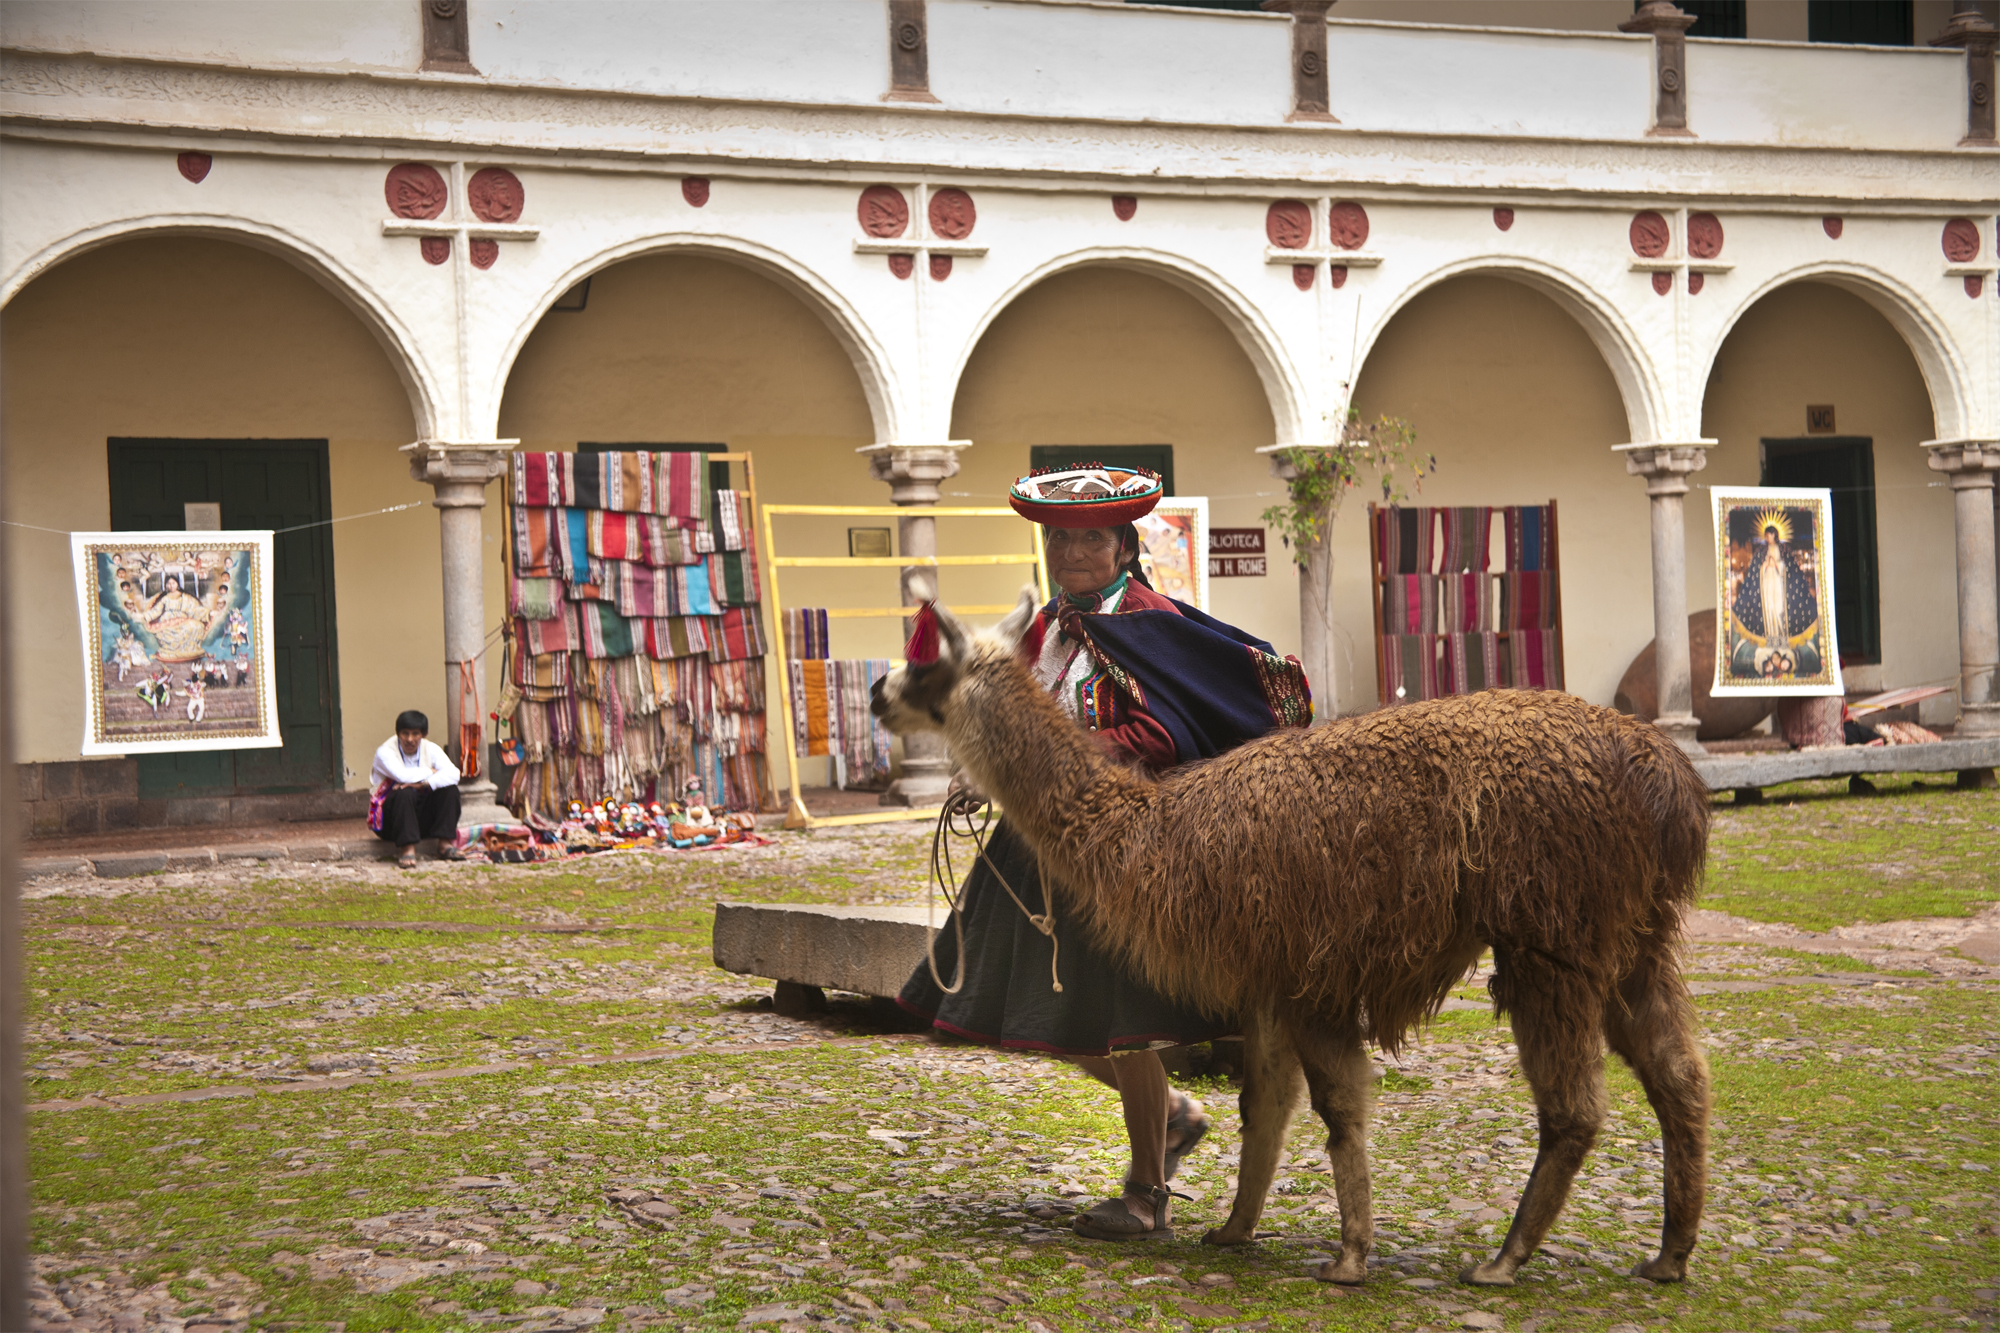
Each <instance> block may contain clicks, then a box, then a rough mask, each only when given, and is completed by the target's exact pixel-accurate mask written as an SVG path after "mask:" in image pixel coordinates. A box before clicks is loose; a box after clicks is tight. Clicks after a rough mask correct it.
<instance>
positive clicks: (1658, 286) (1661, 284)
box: [1653, 269, 1674, 296]
mask: <svg viewBox="0 0 2000 1333" xmlns="http://www.w3.org/2000/svg"><path fill="white" fill-rule="evenodd" d="M1673 289H1674V275H1673V274H1671V273H1669V272H1667V271H1666V270H1664V269H1662V270H1661V271H1660V272H1658V273H1655V274H1654V275H1653V290H1654V291H1656V292H1658V293H1659V294H1660V295H1661V296H1665V295H1666V294H1667V293H1668V292H1670V291H1672V290H1673Z"/></svg>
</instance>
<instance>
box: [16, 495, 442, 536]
mask: <svg viewBox="0 0 2000 1333" xmlns="http://www.w3.org/2000/svg"><path fill="white" fill-rule="evenodd" d="M429 503H430V501H428V500H412V501H410V502H409V503H408V504H400V505H390V506H389V507H388V508H387V509H371V510H369V511H368V512H367V513H365V514H342V515H341V516H340V517H339V518H319V519H314V520H313V521H312V522H310V523H296V524H294V525H292V526H291V527H289V528H273V529H272V530H271V535H272V536H273V537H275V536H277V535H278V534H279V533H283V532H304V531H305V530H306V529H307V528H328V527H332V526H333V525H334V524H336V523H351V522H353V521H354V520H355V519H357V518H374V517H375V516H376V515H378V514H399V513H401V512H402V511H403V510H405V509H422V508H423V507H424V506H425V505H427V504H429ZM0 527H9V528H26V529H28V530H29V531H30V532H53V533H54V534H55V535H56V536H58V537H70V536H74V535H75V534H74V533H72V532H71V531H69V530H68V529H67V528H45V527H42V526H41V525H40V524H37V523H17V522H15V521H14V520H13V519H0ZM191 535H195V536H199V534H198V533H196V534H191Z"/></svg>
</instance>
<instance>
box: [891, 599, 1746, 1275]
mask: <svg viewBox="0 0 2000 1333" xmlns="http://www.w3.org/2000/svg"><path fill="white" fill-rule="evenodd" d="M1033 606H1034V603H1033V599H1032V598H1031V597H1030V596H1029V595H1028V593H1027V592H1024V594H1023V598H1022V603H1021V606H1020V607H1019V608H1017V609H1016V611H1015V612H1014V613H1013V615H1011V616H1010V617H1009V618H1008V620H1007V621H1006V622H1005V623H1003V624H1002V626H1001V627H1000V628H999V629H998V630H997V631H995V632H993V633H992V634H991V635H988V636H985V637H983V638H981V639H979V640H977V641H975V640H973V639H972V638H971V637H970V636H968V635H967V634H966V632H965V631H964V630H963V629H962V628H961V627H960V626H959V625H958V624H957V622H956V621H955V620H953V619H952V618H951V617H950V616H949V614H941V616H940V628H941V630H942V636H941V637H942V645H943V647H942V655H941V657H940V659H939V661H938V662H937V663H935V664H933V665H928V666H912V667H909V668H905V669H903V670H901V671H897V672H894V673H892V674H891V675H890V676H889V677H888V678H887V679H886V680H885V681H883V682H881V683H880V684H879V685H878V686H877V693H876V711H877V713H878V714H879V715H881V716H882V717H883V719H884V721H885V722H886V723H887V724H888V726H889V727H890V729H891V730H894V731H897V732H903V733H906V732H910V731H918V730H928V731H940V732H942V733H943V734H944V735H945V737H946V738H947V739H948V741H949V742H950V745H951V750H952V754H953V755H954V756H955V757H956V758H957V760H958V761H959V762H960V763H961V764H962V765H963V766H964V767H965V769H966V770H967V771H968V772H969V774H970V775H971V776H972V777H973V778H974V779H975V780H977V782H978V783H979V784H980V786H981V788H982V789H983V790H985V791H986V792H988V793H989V794H991V795H992V796H993V797H995V798H996V799H997V800H998V801H999V802H1000V804H1001V805H1002V807H1003V808H1004V809H1005V810H1006V811H1007V816H1008V818H1009V819H1010V820H1012V821H1013V823H1014V825H1015V826H1016V827H1017V828H1018V829H1019V830H1020V832H1021V833H1022V835H1023V836H1024V837H1026V839H1027V840H1028V841H1029V843H1030V844H1031V845H1032V846H1034V848H1035V849H1036V850H1037V852H1038V853H1039V854H1040V856H1041V858H1042V861H1043V864H1044V867H1045V869H1046V870H1047V871H1048V873H1049V875H1050V878H1051V880H1052V882H1053V883H1054V884H1055V885H1056V886H1057V898H1056V901H1057V904H1058V907H1059V909H1061V910H1066V911H1070V912H1073V913H1075V914H1076V915H1077V916H1078V917H1079V918H1080V919H1082V920H1083V921H1084V922H1085V923H1086V924H1087V925H1088V926H1089V927H1091V928H1092V930H1093V931H1094V932H1095V933H1096V934H1097V936H1098V937H1099V938H1100V940H1101V941H1102V942H1103V944H1104V945H1105V946H1106V947H1107V948H1108V949H1109V951H1110V952H1111V953H1112V954H1113V955H1114V956H1116V957H1117V958H1118V959H1119V960H1120V961H1121V962H1122V963H1124V964H1125V965H1126V966H1127V967H1129V968H1130V969H1131V970H1132V971H1133V972H1134V973H1136V974H1137V975H1139V976H1141V977H1144V978H1145V979H1146V980H1147V981H1148V982H1149V983H1151V984H1152V985H1153V986H1154V987H1155V988H1157V989H1158V990H1160V991H1161V992H1163V993H1164V994H1166V995H1169V996H1171V997H1173V998H1175V999H1177V1000H1180V1001H1183V1002H1187V1003H1192V1004H1194V1005H1196V1006H1198V1007H1201V1008H1204V1009H1206V1010H1208V1011H1210V1012H1213V1013H1216V1014H1226V1015H1231V1016H1234V1017H1235V1018H1237V1019H1238V1020H1239V1021H1240V1022H1241V1023H1242V1024H1243V1028H1244V1036H1245V1042H1246V1065H1247V1068H1246V1070H1245V1080H1244V1089H1243V1096H1242V1109H1243V1122H1244V1146H1243V1154H1242V1163H1241V1171H1240V1183H1239V1186H1238V1190H1237V1194H1236V1200H1235V1204H1234V1207H1233V1208H1232V1209H1231V1211H1230V1215H1229V1220H1228V1222H1227V1223H1225V1224H1224V1225H1223V1226H1222V1227H1221V1228H1219V1229H1218V1230H1216V1231H1212V1232H1210V1233H1209V1235H1208V1236H1207V1237H1206V1239H1208V1240H1209V1241H1210V1242H1212V1243H1216V1244H1234V1243H1240V1242H1244V1241H1248V1240H1249V1239H1250V1238H1251V1237H1252V1235H1253V1234H1254V1232H1255V1228H1256V1223H1257V1219H1258V1216H1259V1215H1260V1214H1261V1212H1262V1210H1263V1206H1264V1196H1265V1194H1266V1192H1267V1191H1268V1189H1269V1187H1270V1183H1271V1178H1272V1175H1273V1173H1274V1171H1275V1168H1276V1163H1277V1157H1278V1153H1279V1151H1280V1149H1281V1147H1282V1145H1283V1142H1284V1137H1285V1130H1286V1127H1287V1125H1288V1123H1289V1120H1290V1118H1291V1115H1292V1113H1293V1109H1294V1107H1295V1106H1296V1103H1297V1100H1298V1094H1299V1090H1300V1082H1301V1076H1303V1082H1304V1084H1305V1087H1306V1089H1307V1090H1309V1092H1310V1094H1311V1100H1312V1105H1313V1108H1314V1110H1315V1111H1317V1112H1318V1113H1319V1114H1320V1116H1321V1117H1322V1119H1324V1120H1325V1121H1326V1125H1327V1129H1328V1135H1329V1136H1328V1141H1327V1151H1328V1154H1329V1156H1330V1157H1331V1160H1332V1166H1333V1171H1334V1177H1335V1190H1336V1193H1337V1195H1338V1198H1339V1201H1340V1212H1341V1238H1342V1253H1341V1255H1340V1257H1339V1258H1338V1259H1334V1260H1329V1261H1328V1262H1327V1263H1326V1264H1325V1265H1323V1266H1322V1269H1321V1273H1320V1276H1321V1277H1323V1278H1326V1279H1328V1280H1330V1281H1339V1282H1359V1281H1360V1280H1361V1279H1362V1278H1363V1276H1364V1275H1365V1273H1366V1261H1367V1253H1368V1247H1369V1244H1370V1240H1371V1237H1372V1234H1373V1225H1372V1221H1371V1219H1370V1208H1369V1196H1370V1189H1369V1181H1368V1161H1367V1149H1366V1142H1365V1140H1366V1131H1367V1118H1368V1114H1369V1108H1370V1103H1371V1095H1372V1094H1371V1086H1372V1085H1371V1081H1370V1074H1369V1061H1368V1059H1367V1057H1366V1055H1365V1053H1364V1050H1363V1042H1364V1041H1365V1040H1369V1039H1372V1040H1373V1041H1375V1042H1376V1043H1378V1044H1379V1045H1380V1046H1381V1047H1382V1048H1383V1049H1384V1050H1386V1051H1389V1052H1391V1053H1393V1052H1395V1051H1396V1050H1397V1049H1398V1048H1399V1047H1400V1046H1401V1044H1402V1043H1403V1042H1404V1041H1405V1040H1406V1039H1407V1038H1408V1036H1409V1034H1410V1031H1411V1029H1412V1028H1413V1027H1415V1026H1416V1025H1418V1024H1421V1023H1423V1022H1425V1021H1427V1020H1428V1019H1430V1018H1431V1017H1433V1016H1434V1015H1435V1014H1436V1013H1437V1012H1438V1009H1439V1007H1440V1006H1441V1005H1442V1004H1443V1002H1444V999H1445V996H1446V995H1447V993H1448V992H1449V991H1450V989H1451V987H1452V986H1453V985H1454V984H1456V983H1457V982H1458V981H1459V979H1460V978H1461V977H1463V976H1464V975H1465V973H1466V971H1467V969H1468V968H1469V967H1470V966H1471V965H1472V964H1473V962H1474V961H1475V960H1477V958H1478V957H1479V955H1480V953H1481V951H1482V950H1484V949H1488V948H1490V949H1492V951H1493V957H1494V970H1495V975H1494V978H1493V982H1492V986H1491V990H1492V995H1493V1000H1494V1004H1495V1007H1496V1009H1498V1010H1499V1011H1501V1012H1504V1013H1507V1014H1509V1015H1510V1017H1511V1021H1512V1024H1513V1029H1514V1037H1515V1044H1516V1046H1517V1048H1518V1050H1519V1052H1520V1060H1521V1067H1522V1072H1523V1073H1524V1075H1525V1076H1526V1078H1527V1080H1528V1083H1529V1085H1530V1087H1531V1088H1532V1089H1533V1091H1534V1096H1535V1103H1536V1106H1537V1109H1538V1111H1539V1113H1540V1124H1541V1145H1540V1149H1541V1150H1540V1153H1539V1155H1538V1156H1537V1158H1536V1160H1535V1167H1534V1171H1533V1174H1532V1176H1531V1177H1530V1179H1529V1182H1528V1186H1527V1188H1526V1189H1525V1190H1523V1192H1522V1195H1521V1203H1520V1207H1519V1210H1518V1211H1517V1212H1516V1214H1515V1217H1514V1222H1513V1226H1512V1227H1511V1229H1510V1230H1509V1231H1508V1234H1507V1238H1506V1240H1505V1242H1504V1243H1503V1244H1502V1246H1501V1249H1500V1252H1499V1254H1498V1255H1497V1256H1496V1257H1495V1258H1494V1259H1493V1260H1492V1261H1491V1262H1490V1263H1486V1264H1481V1265H1479V1266H1478V1267H1477V1268H1474V1269H1471V1270H1469V1271H1468V1272H1467V1274H1466V1277H1467V1278H1468V1279H1469V1280H1471V1281H1474V1282H1478V1283H1486V1284H1506V1283H1511V1282H1512V1281H1513V1276H1514V1272H1515V1270H1516V1269H1518V1268H1519V1267H1520V1265H1521V1264H1522V1263H1523V1262H1524V1261H1525V1260H1526V1259H1527V1258H1528V1257H1529V1256H1530V1255H1532V1254H1533V1253H1534V1251H1535V1248H1536V1246H1538V1245H1539V1244H1540V1243H1541V1241H1542V1239H1543V1237H1544V1236H1545V1235H1546V1234H1547V1232H1548V1229H1549V1227H1550V1225H1551V1224H1552V1223H1553V1222H1554V1220H1555V1216H1556V1213H1557V1212H1558V1210H1559V1209H1560V1208H1561V1207H1562V1203H1563V1200H1564V1199H1565V1197H1566V1196H1567V1195H1568V1192H1569V1187H1570V1183H1571V1181H1572V1179H1573V1178H1574V1176H1575V1174H1576V1171H1577V1168H1578V1166H1579V1165H1580V1164H1581V1162H1582V1159H1583V1156H1584V1154H1585V1153H1586V1152H1588V1151H1589V1149H1590V1146H1591V1144H1592V1143H1593V1142H1594V1140H1595V1138H1596V1135H1597V1132H1598V1128H1599V1126H1600V1124H1601V1123H1602V1121H1603V1118H1604V1113H1605V1093H1604V1075H1603V1044H1604V1043H1605V1042H1608V1043H1609V1045H1610V1047H1611V1049H1612V1050H1614V1051H1616V1052H1617V1053H1618V1054H1619V1055H1620V1056H1622V1057H1623V1058H1624V1059H1625V1060H1626V1061H1627V1062H1628V1063H1629V1064H1630V1065H1631V1066H1632V1068H1633V1070H1634V1071H1635V1072H1636V1073H1637V1074H1638V1076H1639V1079H1640V1082H1641V1083H1642V1085H1643V1086H1644V1088H1645V1090H1646V1095H1647V1097H1648V1098H1649V1100H1650V1101H1651V1102H1652V1105H1653V1109H1654V1112H1655V1114H1656V1115H1657V1116H1658V1117H1659V1121H1660V1129H1661V1135H1662V1141H1663V1145H1664V1151H1665V1159H1666V1163H1665V1165H1666V1220H1665V1225H1664V1227H1663V1230H1662V1236H1661V1248H1660V1253H1659V1255H1658V1256H1657V1257H1655V1258H1654V1259H1652V1260H1650V1261H1648V1262H1647V1263H1645V1264H1643V1265H1641V1267H1640V1268H1639V1270H1638V1272H1639V1275H1641V1276H1644V1277H1648V1278H1652V1279H1655V1280H1658V1281H1672V1280H1677V1279H1680V1278H1682V1277H1684V1276H1685V1275H1686V1271H1687V1258H1688V1253H1689V1251H1690V1250H1691V1249H1692V1248H1693V1246H1694V1242H1695V1237H1696V1232H1697V1228H1698V1225H1699V1223H1700V1219H1701V1210H1702V1203H1703V1198H1704V1194H1705V1192H1706V1184H1707V1133H1708V1128H1707V1127H1708V1104H1709V1093H1708V1070H1707V1065H1706V1062H1705V1061H1704V1059H1703V1057H1702V1053H1701V1049H1700V1047H1699V1045H1698V1044H1697V1043H1696V1041H1695V1038H1694V1033H1693V1026H1694V1025H1693V1009H1692V1005H1691V1004H1690V1002H1689V1000H1688V995H1687V990H1686V987H1685V986H1684V985H1683V983H1682V981H1681V976H1680V970H1679V967H1678V964H1677V963H1676V960H1675V955H1674V950H1675V946H1676V943H1677V941H1678V939H1679V936H1680V929H1681V915H1682V913H1683V912H1684V911H1685V910H1686V908H1687V906H1688V904H1689V903H1690V902H1691V901H1692V899H1693V896H1694V893H1695V888H1696V881H1697V878H1698V876H1699V874H1700V872H1701V867H1702V861H1703V857H1704V855H1705V853H1706V846H1707V836H1708V800H1707V793H1706V790H1705V788H1704V787H1703V785H1702V783H1701V781H1700V779H1699V778H1698V777H1697V776H1696V774H1695V772H1694V769H1693V766H1692V765H1691V764H1690V763H1689V762H1688V760H1687V758H1686V756H1685V755H1683V754H1682V753H1681V751H1680V750H1679V749H1678V748H1677V747H1676V746H1675V745H1674V744H1673V743H1672V742H1671V741H1670V740H1669V739H1668V738H1667V737H1666V736H1665V735H1664V734H1663V733H1662V732H1660V731H1658V730H1657V729H1655V728H1654V727H1652V726H1650V725H1647V724H1645V723H1641V722H1638V721H1635V720H1634V719H1632V718H1629V717H1625V716H1622V715H1620V714H1618V713H1615V712H1611V711H1610V710H1607V709H1603V708H1596V707H1593V706H1591V705H1589V704H1586V703H1583V702H1582V701H1580V700H1578V699H1575V698H1573V697H1571V696H1569V695H1565V694H1558V693H1529V692H1523V691H1512V690H1499V691H1489V692H1485V693H1480V694H1473V695H1465V696H1461V697H1457V698H1451V699H1444V700H1439V701H1436V702H1432V703H1423V704H1412V705H1408V706H1405V707H1400V708H1394V709H1388V710H1384V711H1382V712H1377V713H1372V714H1369V715H1367V716H1364V717H1360V718H1355V719H1351V720H1345V721H1340V722H1336V723H1334V724H1332V725H1329V726H1324V727H1319V728H1316V729H1314V730H1311V731H1299V730H1286V731H1280V732H1274V733H1272V734H1271V735H1268V736H1265V737H1264V738H1262V739H1261V740H1257V741H1253V742H1251V743H1250V744H1248V745H1244V746H1242V747H1240V748H1238V749H1236V750H1233V751H1231V752H1229V753H1228V754H1225V755H1222V756H1220V757H1218V758H1216V759H1213V760H1210V761H1207V762H1205V763H1201V764H1194V765H1189V766H1187V767H1184V768H1180V769H1176V770H1174V771H1173V772H1170V773H1168V774H1166V775H1164V776H1163V777H1162V778H1160V779H1159V780H1158V781H1153V780H1149V779H1147V778H1145V777H1143V776H1141V775H1139V774H1136V773H1133V772H1131V771H1129V770H1126V769H1123V768H1120V767H1119V766H1117V765H1115V764H1113V763H1111V762H1109V761H1107V760H1106V759H1105V758H1104V757H1103V755H1102V753H1101V751H1100V750H1099V748H1098V747H1097V746H1096V745H1095V744H1094V743H1093V742H1092V741H1091V740H1090V738H1089V737H1088V736H1087V735H1085V733H1084V732H1082V731H1081V730H1080V729H1079V728H1077V727H1076V726H1075V725H1074V724H1073V723H1072V722H1070V721H1069V719H1068V718H1066V717H1065V716H1064V715H1063V714H1062V712H1061V711H1060V709H1058V708H1057V706H1056V704H1055V702H1054V701H1053V700H1052V699H1051V698H1050V697H1049V696H1048V694H1047V693H1046V692H1045V691H1043V690H1041V689H1040V688H1038V687H1037V686H1036V684H1035V682H1034V681H1033V679H1032V678H1031V677H1030V676H1029V674H1028V672H1027V670H1026V669H1025V668H1024V667H1023V666H1022V664H1021V663H1020V662H1019V661H1018V660H1017V658H1016V655H1015V645H1016V643H1017V642H1018V640H1019V638H1020V635H1021V633H1022V631H1023V629H1024V628H1025V626H1026V623H1027V620H1028V618H1029V615H1030V614H1031V613H1032V611H1033Z"/></svg>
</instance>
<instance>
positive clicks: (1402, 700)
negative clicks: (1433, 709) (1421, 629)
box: [1382, 634, 1446, 705]
mask: <svg viewBox="0 0 2000 1333" xmlns="http://www.w3.org/2000/svg"><path fill="white" fill-rule="evenodd" d="M1439 639H1440V636H1439V635H1436V634H1384V635H1383V636H1382V669H1383V672H1384V674H1386V675H1387V676H1388V695H1389V697H1387V698H1385V699H1384V700H1383V701H1382V702H1383V703H1384V704H1385V705H1395V704H1407V703H1415V702H1417V701H1418V700H1419V699H1436V698H1439V697H1440V696H1442V695H1443V694H1445V693H1446V691H1445V690H1444V688H1443V681H1442V680H1441V675H1442V671H1441V665H1440V653H1439V646H1438V645H1439Z"/></svg>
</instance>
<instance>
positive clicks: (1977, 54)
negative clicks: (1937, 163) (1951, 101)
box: [1931, 4, 2000, 148]
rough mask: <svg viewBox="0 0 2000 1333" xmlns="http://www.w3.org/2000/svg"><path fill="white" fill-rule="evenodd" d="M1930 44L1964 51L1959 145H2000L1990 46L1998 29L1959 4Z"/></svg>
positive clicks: (1997, 37) (1998, 37) (1998, 39)
mask: <svg viewBox="0 0 2000 1333" xmlns="http://www.w3.org/2000/svg"><path fill="white" fill-rule="evenodd" d="M1931 45H1932V46H1957V47H1962V48H1964V50H1965V137H1964V138H1963V139H1960V140H1959V141H1958V146H1959V147H1960V148H1992V147H1995V146H1996V145H2000V139H1996V138H1995V137H1994V131H1993V92H1994V89H1993V49H1994V47H1995V46H1996V45H2000V29H1996V28H1995V27H1994V26H1993V25H1992V24H1991V23H1988V22H1987V21H1986V16H1985V15H1984V14H1981V13H1980V12H1979V10H1978V9H1977V8H1975V7H1974V6H1972V5H1970V4H1961V5H1960V6H1959V9H1958V12H1957V13H1956V14H1953V15H1952V16H1951V22H1950V23H1948V24H1946V25H1945V29H1944V31H1943V32H1941V33H1939V34H1938V35H1937V36H1936V37H1933V38H1931Z"/></svg>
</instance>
